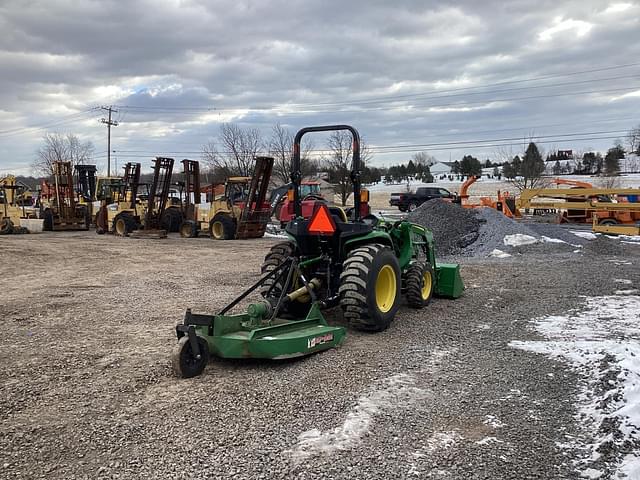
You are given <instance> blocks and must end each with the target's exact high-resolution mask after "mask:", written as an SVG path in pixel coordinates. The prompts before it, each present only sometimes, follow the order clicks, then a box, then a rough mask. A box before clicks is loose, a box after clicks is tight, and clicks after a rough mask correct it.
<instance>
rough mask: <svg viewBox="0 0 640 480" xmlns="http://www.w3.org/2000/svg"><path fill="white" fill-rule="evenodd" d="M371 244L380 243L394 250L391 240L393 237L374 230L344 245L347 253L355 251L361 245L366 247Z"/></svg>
mask: <svg viewBox="0 0 640 480" xmlns="http://www.w3.org/2000/svg"><path fill="white" fill-rule="evenodd" d="M369 243H379V244H382V245H385V246H388V247H389V248H391V250H393V241H392V240H391V236H390V235H389V234H388V233H387V232H382V231H379V230H374V231H372V232H370V233H368V234H367V235H364V236H362V237H358V238H353V239H351V240H347V241H346V242H345V243H344V250H345V253H346V252H348V251H350V250H353V249H354V248H356V247H358V246H360V245H366V244H369Z"/></svg>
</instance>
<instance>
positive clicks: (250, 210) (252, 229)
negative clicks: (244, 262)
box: [180, 157, 273, 240]
mask: <svg viewBox="0 0 640 480" xmlns="http://www.w3.org/2000/svg"><path fill="white" fill-rule="evenodd" d="M182 163H183V165H184V172H185V179H184V186H185V198H186V200H185V208H184V213H185V220H184V221H183V222H182V225H181V226H180V235H181V236H182V237H185V238H193V237H197V236H198V234H199V233H200V232H202V231H204V232H208V233H209V235H210V236H211V238H213V239H215V240H231V239H243V238H260V237H262V236H264V232H265V231H266V229H267V224H268V223H269V220H270V218H271V205H270V203H269V202H268V201H266V196H267V188H268V187H269V180H270V179H271V171H272V169H273V158H271V157H256V165H255V169H254V172H253V176H251V177H228V178H227V180H226V182H225V189H224V194H223V195H222V196H221V197H218V198H215V195H214V197H213V198H212V200H211V202H210V203H209V208H208V209H204V208H202V206H201V204H200V198H201V196H200V171H199V164H198V162H197V161H195V160H186V159H185V160H183V161H182Z"/></svg>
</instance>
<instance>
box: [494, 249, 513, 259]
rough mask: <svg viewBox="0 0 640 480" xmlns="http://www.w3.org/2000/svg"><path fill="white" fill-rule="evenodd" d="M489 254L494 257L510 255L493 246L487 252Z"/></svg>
mask: <svg viewBox="0 0 640 480" xmlns="http://www.w3.org/2000/svg"><path fill="white" fill-rule="evenodd" d="M489 256H490V257H496V258H507V257H510V256H511V254H509V253H507V252H503V251H502V250H498V249H497V248H494V249H493V250H492V251H491V253H490V254H489Z"/></svg>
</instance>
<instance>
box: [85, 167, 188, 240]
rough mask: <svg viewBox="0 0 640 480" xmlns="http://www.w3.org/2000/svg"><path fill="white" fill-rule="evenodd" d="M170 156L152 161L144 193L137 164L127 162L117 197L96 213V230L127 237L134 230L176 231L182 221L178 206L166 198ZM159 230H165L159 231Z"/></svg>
mask: <svg viewBox="0 0 640 480" xmlns="http://www.w3.org/2000/svg"><path fill="white" fill-rule="evenodd" d="M173 163H174V159H173V158H166V157H156V158H155V160H154V161H153V180H152V183H151V185H150V187H149V189H148V192H147V194H144V195H141V194H140V192H139V189H140V187H141V186H142V184H141V183H140V164H139V163H127V164H126V166H125V167H124V168H125V173H124V177H123V179H122V187H121V189H120V190H119V192H118V193H117V194H116V195H115V196H116V198H117V200H116V201H115V202H113V203H109V204H107V202H106V201H103V202H102V206H101V207H100V210H99V212H98V214H97V215H96V232H97V233H98V234H102V233H106V232H110V233H114V234H115V235H118V236H129V235H131V234H132V233H133V232H138V231H140V230H142V231H147V232H149V231H152V230H153V231H154V232H155V233H157V234H158V235H159V236H166V233H167V232H172V231H173V232H177V231H178V229H179V227H180V224H181V223H182V211H181V205H180V204H179V203H178V204H174V202H173V201H172V200H171V199H170V198H169V192H170V186H171V175H172V173H173ZM160 232H164V234H161V233H160Z"/></svg>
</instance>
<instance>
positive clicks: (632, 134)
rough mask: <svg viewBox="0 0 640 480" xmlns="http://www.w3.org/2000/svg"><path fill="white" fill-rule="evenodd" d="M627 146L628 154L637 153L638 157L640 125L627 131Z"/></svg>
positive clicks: (639, 151) (639, 152) (639, 153)
mask: <svg viewBox="0 0 640 480" xmlns="http://www.w3.org/2000/svg"><path fill="white" fill-rule="evenodd" d="M627 146H628V147H629V150H628V152H629V153H637V154H638V155H640V125H638V126H637V127H635V128H632V129H631V130H629V133H628V134H627Z"/></svg>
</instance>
